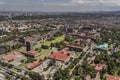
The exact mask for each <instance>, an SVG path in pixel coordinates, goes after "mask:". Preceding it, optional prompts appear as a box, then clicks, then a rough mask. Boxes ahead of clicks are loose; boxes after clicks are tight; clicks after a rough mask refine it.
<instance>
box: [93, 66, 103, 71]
mask: <svg viewBox="0 0 120 80" xmlns="http://www.w3.org/2000/svg"><path fill="white" fill-rule="evenodd" d="M102 69H103V66H102V65H97V66H96V67H95V70H97V71H101V70H102Z"/></svg>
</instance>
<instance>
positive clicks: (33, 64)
mask: <svg viewBox="0 0 120 80" xmlns="http://www.w3.org/2000/svg"><path fill="white" fill-rule="evenodd" d="M40 64H42V61H35V62H33V63H32V64H30V65H28V66H26V68H27V69H29V70H32V69H34V68H36V67H37V66H39V65H40Z"/></svg>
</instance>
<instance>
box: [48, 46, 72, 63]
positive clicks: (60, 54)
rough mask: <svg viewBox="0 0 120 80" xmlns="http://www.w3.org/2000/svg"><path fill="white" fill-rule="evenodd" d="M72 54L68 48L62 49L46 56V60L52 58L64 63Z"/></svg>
mask: <svg viewBox="0 0 120 80" xmlns="http://www.w3.org/2000/svg"><path fill="white" fill-rule="evenodd" d="M73 53H74V52H73V51H69V48H64V49H62V50H60V51H56V52H53V53H51V54H50V55H49V56H48V58H52V59H53V58H54V59H56V60H59V61H65V60H66V59H68V58H69V57H70V55H71V54H73Z"/></svg>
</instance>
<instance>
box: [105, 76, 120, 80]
mask: <svg viewBox="0 0 120 80" xmlns="http://www.w3.org/2000/svg"><path fill="white" fill-rule="evenodd" d="M106 80H120V77H116V76H112V75H107V76H106Z"/></svg>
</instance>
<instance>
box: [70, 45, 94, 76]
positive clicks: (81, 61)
mask: <svg viewBox="0 0 120 80" xmlns="http://www.w3.org/2000/svg"><path fill="white" fill-rule="evenodd" d="M89 47H90V49H88V48H89ZM89 47H88V46H87V47H86V48H85V50H86V53H85V55H84V56H83V57H82V59H81V60H80V61H79V62H78V63H77V64H76V65H75V66H74V68H73V69H72V71H71V72H70V75H71V74H72V72H73V71H74V69H75V68H76V67H77V66H78V65H82V63H83V61H84V59H85V57H86V56H87V54H88V53H89V52H91V51H92V49H93V48H94V44H91V46H89ZM85 50H84V51H85Z"/></svg>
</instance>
